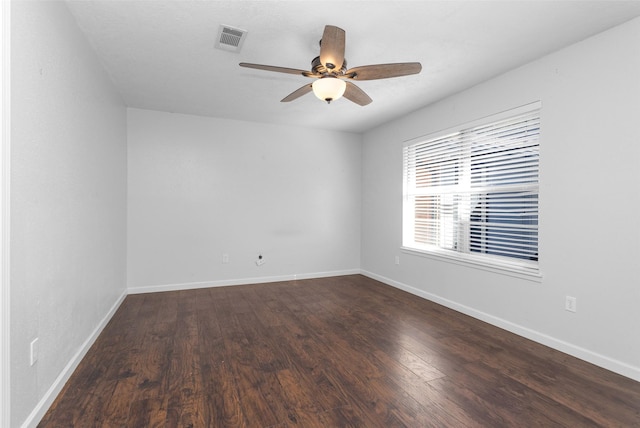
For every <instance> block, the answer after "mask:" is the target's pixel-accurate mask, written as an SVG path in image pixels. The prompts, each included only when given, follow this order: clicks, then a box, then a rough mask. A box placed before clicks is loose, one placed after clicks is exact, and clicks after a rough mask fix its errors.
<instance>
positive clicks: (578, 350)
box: [360, 270, 640, 382]
mask: <svg viewBox="0 0 640 428" xmlns="http://www.w3.org/2000/svg"><path fill="white" fill-rule="evenodd" d="M360 273H361V274H362V275H364V276H367V277H369V278H371V279H375V280H376V281H380V282H382V283H384V284H387V285H390V286H392V287H395V288H398V289H400V290H404V291H406V292H408V293H411V294H413V295H416V296H418V297H422V298H423V299H427V300H430V301H432V302H435V303H438V304H440V305H442V306H445V307H447V308H450V309H453V310H455V311H458V312H461V313H463V314H465V315H469V316H471V317H473V318H476V319H479V320H481V321H484V322H487V323H489V324H491V325H494V326H496V327H499V328H502V329H504V330H507V331H510V332H511V333H515V334H517V335H518V336H522V337H525V338H527V339H529V340H532V341H534V342H537V343H540V344H542V345H545V346H548V347H550V348H553V349H556V350H558V351H560V352H564V353H565V354H568V355H571V356H573V357H576V358H579V359H581V360H584V361H587V362H589V363H591V364H594V365H596V366H598V367H602V368H604V369H607V370H610V371H612V372H614V373H618V374H620V375H622V376H625V377H628V378H630V379H633V380H636V381H639V382H640V367H634V366H632V365H630V364H627V363H624V362H622V361H618V360H615V359H613V358H610V357H607V356H605V355H601V354H598V353H597V352H593V351H590V350H588V349H585V348H582V347H580V346H576V345H573V344H571V343H568V342H565V341H564V340H560V339H557V338H555V337H552V336H548V335H546V334H544V333H540V332H538V331H535V330H532V329H529V328H527V327H523V326H521V325H518V324H515V323H512V322H510V321H507V320H504V319H502V318H499V317H496V316H493V315H490V314H487V313H484V312H482V311H478V310H476V309H474V308H471V307H469V306H465V305H461V304H459V303H456V302H454V301H452V300H448V299H445V298H442V297H440V296H438V295H435V294H431V293H428V292H426V291H423V290H420V289H417V288H415V287H412V286H410V285H407V284H403V283H401V282H398V281H394V280H392V279H389V278H386V277H384V276H381V275H377V274H375V273H373V272H369V271H364V270H363V271H361V272H360Z"/></svg>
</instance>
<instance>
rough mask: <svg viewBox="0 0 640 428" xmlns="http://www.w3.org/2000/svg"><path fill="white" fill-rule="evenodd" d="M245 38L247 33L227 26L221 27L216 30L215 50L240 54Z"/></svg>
mask: <svg viewBox="0 0 640 428" xmlns="http://www.w3.org/2000/svg"><path fill="white" fill-rule="evenodd" d="M246 36H247V32H246V31H245V30H241V29H239V28H234V27H231V26H229V25H221V26H220V28H219V29H218V38H217V40H216V48H218V49H223V50H226V51H232V52H240V49H241V48H242V44H243V43H244V39H245V38H246Z"/></svg>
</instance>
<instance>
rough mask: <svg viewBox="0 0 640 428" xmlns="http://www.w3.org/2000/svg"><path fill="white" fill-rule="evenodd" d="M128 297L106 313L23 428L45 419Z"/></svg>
mask: <svg viewBox="0 0 640 428" xmlns="http://www.w3.org/2000/svg"><path fill="white" fill-rule="evenodd" d="M126 297H127V290H124V291H123V292H122V294H121V295H120V297H118V300H116V302H115V303H114V304H113V306H111V309H109V311H108V312H107V313H106V315H105V316H104V317H103V318H102V320H101V321H100V323H99V324H98V326H97V327H96V328H95V329H94V330H93V331H92V332H91V334H90V335H89V337H88V338H87V340H85V341H84V343H83V344H82V346H81V347H80V349H79V350H78V352H76V354H75V355H74V356H73V357H72V358H71V359H70V360H69V362H68V363H67V365H66V367H65V368H64V369H63V370H62V372H60V374H59V375H58V377H57V378H56V380H55V381H54V382H53V384H52V385H51V387H50V388H49V390H48V391H47V392H46V393H45V394H44V396H43V397H42V399H41V400H40V401H39V402H38V404H37V405H36V407H35V408H34V409H33V410H32V411H31V414H30V415H29V416H28V417H27V419H25V421H24V422H23V423H22V425H21V427H22V428H32V427H33V428H35V427H36V426H37V425H38V423H40V420H42V418H43V417H44V415H45V414H46V413H47V410H49V407H51V405H52V404H53V401H54V400H55V399H56V397H57V396H58V394H60V391H62V388H63V387H64V385H65V384H66V383H67V381H68V380H69V378H70V377H71V375H72V374H73V372H74V371H75V369H76V368H77V367H78V364H80V361H82V359H83V358H84V356H85V355H86V354H87V352H88V351H89V348H91V345H93V343H94V342H95V341H96V339H97V338H98V336H99V335H100V333H101V332H102V330H104V328H105V327H106V325H107V324H108V323H109V321H110V320H111V318H112V317H113V315H114V314H115V313H116V311H117V310H118V308H119V307H120V305H121V304H122V302H123V301H124V299H125V298H126Z"/></svg>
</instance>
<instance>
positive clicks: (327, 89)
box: [311, 76, 347, 103]
mask: <svg viewBox="0 0 640 428" xmlns="http://www.w3.org/2000/svg"><path fill="white" fill-rule="evenodd" d="M311 86H313V93H314V94H316V97H318V98H320V99H321V100H323V101H326V102H328V103H330V102H331V101H335V100H337V99H338V98H340V97H342V95H343V94H344V90H345V89H346V88H347V84H346V82H345V81H344V80H341V79H338V78H337V77H333V76H325V77H322V78H320V79H318V80H316V81H315V82H313V85H311Z"/></svg>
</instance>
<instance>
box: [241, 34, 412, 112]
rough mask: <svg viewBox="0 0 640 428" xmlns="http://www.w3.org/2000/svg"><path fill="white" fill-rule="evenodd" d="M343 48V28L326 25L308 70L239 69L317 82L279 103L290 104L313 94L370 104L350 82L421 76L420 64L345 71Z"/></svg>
mask: <svg viewBox="0 0 640 428" xmlns="http://www.w3.org/2000/svg"><path fill="white" fill-rule="evenodd" d="M344 49H345V31H344V30H343V29H342V28H338V27H335V26H333V25H327V26H325V27H324V32H323V34H322V39H321V40H320V56H317V57H315V58H314V59H313V60H312V61H311V71H306V70H298V69H295V68H287V67H277V66H272V65H263V64H251V63H247V62H241V63H240V66H241V67H247V68H255V69H258V70H266V71H275V72H278V73H288V74H299V75H301V76H304V77H310V78H313V79H316V80H315V81H314V82H313V83H310V84H307V85H304V86H303V87H301V88H299V89H297V90H295V91H293V92H292V93H290V94H289V95H287V96H286V97H284V98H283V99H282V100H281V102H289V101H293V100H295V99H297V98H299V97H301V96H302V95H305V94H307V93H309V92H311V91H313V92H314V94H315V95H316V96H317V97H318V98H320V99H321V100H324V101H326V102H327V103H330V102H331V101H335V100H337V99H338V98H340V97H342V96H344V97H345V98H346V99H348V100H350V101H353V102H354V103H356V104H358V105H361V106H365V105H367V104H369V103H370V102H371V101H372V99H371V98H370V97H369V96H368V95H367V94H366V93H365V92H364V91H363V90H362V89H360V88H359V87H357V86H356V85H354V84H353V83H352V81H353V80H376V79H387V78H389V77H400V76H408V75H410V74H417V73H420V70H422V65H421V64H420V63H419V62H401V63H394V64H376V65H363V66H360V67H354V68H351V69H347V60H346V59H345V57H344Z"/></svg>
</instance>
